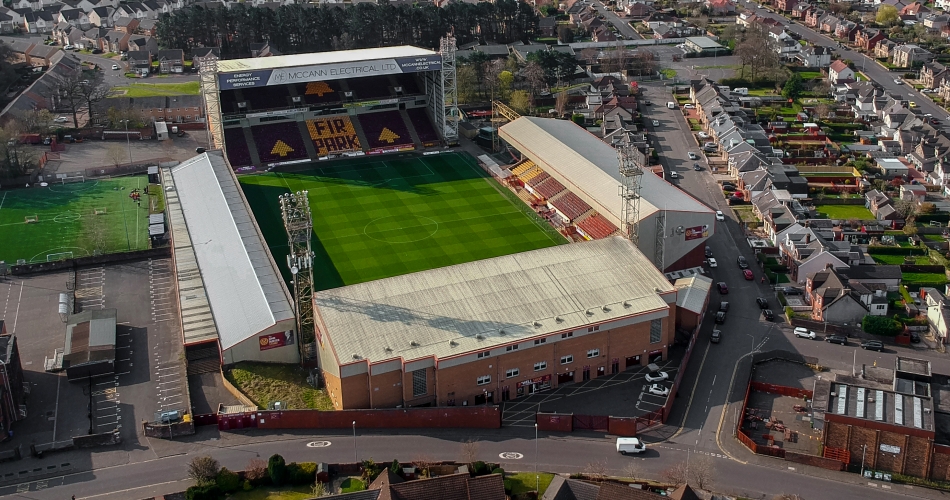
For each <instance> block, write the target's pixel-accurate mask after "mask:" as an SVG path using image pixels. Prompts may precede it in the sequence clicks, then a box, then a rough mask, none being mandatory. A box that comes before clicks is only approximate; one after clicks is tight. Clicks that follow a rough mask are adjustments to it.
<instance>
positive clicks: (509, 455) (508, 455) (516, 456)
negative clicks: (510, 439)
mask: <svg viewBox="0 0 950 500" xmlns="http://www.w3.org/2000/svg"><path fill="white" fill-rule="evenodd" d="M498 457H499V458H502V459H505V460H521V459H522V458H524V455H522V454H521V453H518V452H516V451H505V452H502V453H499V454H498Z"/></svg>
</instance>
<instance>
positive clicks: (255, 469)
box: [244, 458, 267, 486]
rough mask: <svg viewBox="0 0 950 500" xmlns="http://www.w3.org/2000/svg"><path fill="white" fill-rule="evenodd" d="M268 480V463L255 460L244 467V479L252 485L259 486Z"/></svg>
mask: <svg viewBox="0 0 950 500" xmlns="http://www.w3.org/2000/svg"><path fill="white" fill-rule="evenodd" d="M266 478H267V462H265V461H263V460H261V459H259V458H255V459H253V460H251V461H250V462H248V463H247V465H245V466H244V479H247V480H248V481H250V482H251V484H252V485H255V486H256V485H258V484H261V483H263V482H264V480H265V479H266Z"/></svg>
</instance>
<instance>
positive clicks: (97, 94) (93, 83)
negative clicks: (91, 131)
mask: <svg viewBox="0 0 950 500" xmlns="http://www.w3.org/2000/svg"><path fill="white" fill-rule="evenodd" d="M76 92H78V93H79V96H80V97H81V98H82V100H83V103H84V104H85V105H86V110H87V111H88V113H89V123H96V119H95V118H96V117H95V113H96V107H97V106H96V104H98V103H99V102H100V101H102V100H103V99H105V98H107V97H109V96H110V95H112V87H111V86H109V85H108V84H106V83H105V79H104V76H103V74H102V72H101V71H96V72H95V73H94V74H93V75H92V76H91V77H89V78H88V79H83V80H82V81H81V82H79V86H78V87H77V88H76Z"/></svg>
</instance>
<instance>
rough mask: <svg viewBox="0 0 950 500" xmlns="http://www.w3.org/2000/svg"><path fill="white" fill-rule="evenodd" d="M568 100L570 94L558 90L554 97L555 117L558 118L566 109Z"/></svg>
mask: <svg viewBox="0 0 950 500" xmlns="http://www.w3.org/2000/svg"><path fill="white" fill-rule="evenodd" d="M568 101H570V96H569V95H568V93H567V91H566V90H562V91H561V92H558V93H557V95H556V96H555V98H554V110H555V111H557V117H558V118H560V117H562V116H564V112H565V111H567V103H568Z"/></svg>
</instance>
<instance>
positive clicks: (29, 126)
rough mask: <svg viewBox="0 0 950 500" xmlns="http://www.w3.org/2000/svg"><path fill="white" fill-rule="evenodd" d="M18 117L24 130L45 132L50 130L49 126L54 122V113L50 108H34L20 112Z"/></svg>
mask: <svg viewBox="0 0 950 500" xmlns="http://www.w3.org/2000/svg"><path fill="white" fill-rule="evenodd" d="M16 119H17V121H18V122H20V125H21V126H22V128H23V130H24V131H27V132H39V133H44V132H48V131H49V126H50V124H52V123H53V113H50V111H49V110H48V109H36V108H34V109H32V110H30V111H25V112H22V113H18V114H17V115H16Z"/></svg>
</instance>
